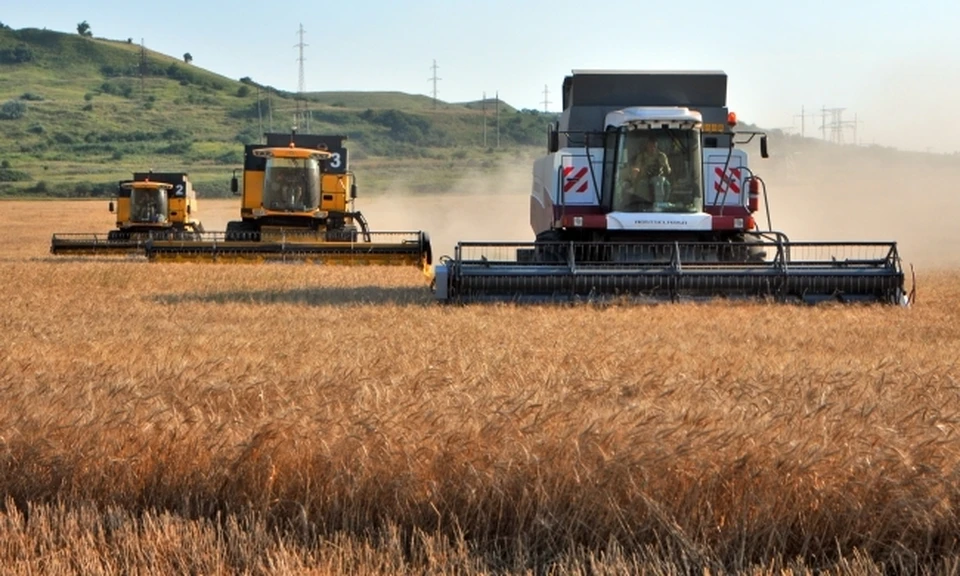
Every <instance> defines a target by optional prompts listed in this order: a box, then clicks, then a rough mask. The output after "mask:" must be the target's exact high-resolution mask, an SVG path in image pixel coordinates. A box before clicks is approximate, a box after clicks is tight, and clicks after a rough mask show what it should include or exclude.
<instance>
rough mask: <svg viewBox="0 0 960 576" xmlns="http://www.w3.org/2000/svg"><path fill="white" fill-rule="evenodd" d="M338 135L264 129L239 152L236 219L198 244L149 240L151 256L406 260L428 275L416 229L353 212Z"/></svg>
mask: <svg viewBox="0 0 960 576" xmlns="http://www.w3.org/2000/svg"><path fill="white" fill-rule="evenodd" d="M345 140H346V137H345V136H331V135H319V134H296V132H295V131H294V132H293V133H292V134H274V133H271V134H266V143H264V144H248V145H246V147H245V149H244V165H243V174H242V189H241V181H240V178H238V177H237V175H236V172H234V175H233V177H232V178H231V182H230V188H231V191H232V192H233V193H234V194H235V195H239V196H240V197H241V202H240V219H239V220H235V221H231V222H228V223H227V228H226V230H225V231H224V232H216V233H206V234H204V235H203V237H202V238H201V239H200V240H198V241H191V242H166V241H157V242H151V243H150V244H149V245H148V246H147V248H146V251H147V256H148V258H150V259H151V260H174V261H218V262H264V261H287V262H296V261H303V262H313V263H321V264H379V265H414V266H417V267H419V268H420V269H421V270H422V271H424V273H425V274H430V273H432V253H431V247H430V238H429V236H428V235H427V233H426V232H423V231H377V232H374V231H371V230H370V229H369V226H368V224H367V221H366V219H365V218H364V216H363V214H362V213H361V212H360V211H358V210H355V209H354V201H355V199H356V197H357V185H356V177H355V175H354V173H353V172H352V171H351V170H350V168H349V163H348V150H347V148H346V146H345V145H344V141H345Z"/></svg>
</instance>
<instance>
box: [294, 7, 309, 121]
mask: <svg viewBox="0 0 960 576" xmlns="http://www.w3.org/2000/svg"><path fill="white" fill-rule="evenodd" d="M297 33H298V34H299V36H300V42H298V43H297V44H294V45H293V47H294V48H299V49H300V55H299V57H298V58H297V63H298V65H299V72H300V77H299V79H298V82H297V113H296V116H295V117H294V123H295V124H298V125H299V124H300V122H302V121H303V119H304V109H305V108H306V106H305V105H304V104H303V93H304V91H305V89H306V80H305V77H304V73H303V62H304V60H305V58H304V57H303V48H304V47H305V46H309V44H304V42H303V34H304V32H303V24H302V23H301V24H300V30H299V31H298V32H297ZM301 106H302V107H303V108H304V109H301ZM306 131H307V132H309V131H310V126H309V123H308V126H307V129H306Z"/></svg>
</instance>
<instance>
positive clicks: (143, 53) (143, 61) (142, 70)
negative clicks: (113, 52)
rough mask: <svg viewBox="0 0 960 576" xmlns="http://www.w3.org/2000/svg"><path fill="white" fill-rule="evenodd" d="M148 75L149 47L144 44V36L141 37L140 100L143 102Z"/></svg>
mask: <svg viewBox="0 0 960 576" xmlns="http://www.w3.org/2000/svg"><path fill="white" fill-rule="evenodd" d="M146 75H147V48H146V46H144V44H143V38H141V39H140V101H141V102H143V92H144V86H145V83H146V80H144V77H145V76H146Z"/></svg>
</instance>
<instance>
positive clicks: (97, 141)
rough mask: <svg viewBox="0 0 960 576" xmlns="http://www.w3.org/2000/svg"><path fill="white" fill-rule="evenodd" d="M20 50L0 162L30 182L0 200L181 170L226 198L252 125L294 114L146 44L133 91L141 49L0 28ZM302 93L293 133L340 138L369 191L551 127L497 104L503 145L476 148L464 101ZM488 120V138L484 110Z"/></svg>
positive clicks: (438, 176) (0, 134)
mask: <svg viewBox="0 0 960 576" xmlns="http://www.w3.org/2000/svg"><path fill="white" fill-rule="evenodd" d="M18 46H22V47H25V48H26V50H28V51H29V54H30V59H29V61H26V62H21V63H9V62H7V63H0V103H5V102H10V101H14V102H21V103H23V104H25V105H26V107H27V108H26V113H25V114H24V115H23V117H22V118H17V119H5V120H0V127H2V131H0V159H3V160H6V162H7V163H8V164H9V168H10V169H12V170H16V171H20V172H23V173H25V174H26V175H28V176H29V177H30V179H29V180H27V181H24V182H18V183H14V184H11V183H5V184H4V183H0V194H4V193H6V194H8V195H9V194H11V193H22V192H23V190H24V189H25V188H31V189H34V190H35V191H36V189H37V188H38V182H39V181H43V185H41V186H40V188H41V190H40V191H42V188H43V187H46V188H47V189H48V190H50V191H53V192H73V191H74V189H75V188H76V185H77V183H81V182H90V183H91V184H93V185H94V188H95V187H96V186H95V185H96V184H97V183H103V182H111V181H115V180H117V179H119V178H122V177H126V176H127V175H128V174H129V173H130V172H132V171H134V170H141V169H144V168H154V169H156V170H174V169H176V170H179V169H184V170H187V171H189V172H190V173H191V174H192V175H193V177H194V180H195V181H198V182H204V181H207V182H210V183H214V182H215V183H216V186H209V185H208V186H205V187H204V189H205V190H208V191H219V192H223V191H225V188H226V183H227V181H228V178H229V174H230V171H231V170H232V169H233V168H234V167H236V166H237V165H238V164H239V162H240V160H241V151H242V143H243V142H252V141H256V140H257V139H258V135H259V132H260V126H261V122H262V127H263V129H264V130H269V129H271V127H272V128H273V129H274V130H275V131H286V130H287V129H288V127H289V126H290V125H291V124H292V123H293V115H294V112H295V111H296V109H297V102H296V100H295V99H294V98H293V97H292V96H293V95H291V94H286V93H282V92H278V91H276V90H273V89H271V88H269V87H264V88H263V90H262V91H261V92H260V97H261V100H260V102H259V109H258V89H257V86H256V85H255V84H252V83H250V82H249V81H248V82H247V83H244V82H241V81H239V80H234V79H230V78H226V77H223V76H220V75H218V74H215V73H212V72H209V71H206V70H203V69H201V68H199V67H196V66H194V65H192V64H185V63H184V62H183V61H182V60H180V59H178V58H172V57H169V56H166V55H163V54H159V53H156V52H153V51H151V50H149V49H147V50H146V61H147V68H148V70H149V75H148V76H147V78H146V79H145V81H144V82H143V85H142V86H141V82H140V78H139V75H138V63H139V58H140V46H139V45H136V44H133V43H127V42H125V41H112V40H104V39H97V38H86V37H81V36H79V35H77V34H64V33H59V32H53V31H47V30H36V29H22V30H0V50H5V49H6V50H14V49H16V47H18ZM253 72H255V71H253ZM254 75H255V74H254ZM141 88H142V92H141ZM34 98H39V99H34ZM307 98H308V99H309V103H308V106H309V108H310V110H311V113H312V120H311V121H310V122H309V124H305V125H304V126H303V127H302V128H301V131H307V130H309V131H310V132H314V133H329V132H333V133H341V134H346V135H347V136H348V137H349V146H350V148H351V150H352V152H353V160H354V166H353V167H354V168H355V169H356V170H358V171H362V170H366V169H370V170H371V171H372V172H371V173H370V174H364V176H365V181H366V182H367V183H368V184H369V185H372V189H375V188H376V186H377V184H378V183H383V182H386V181H387V180H388V179H389V178H390V176H391V174H390V170H391V169H393V168H394V167H396V166H398V164H399V166H400V167H402V168H404V169H405V170H409V169H410V168H411V167H410V166H409V165H410V161H411V160H413V159H416V160H418V161H419V160H426V161H427V162H425V164H424V168H423V172H424V173H427V172H430V177H429V178H425V182H426V184H427V185H428V187H433V188H442V187H443V186H444V185H445V184H446V183H449V182H450V181H453V180H454V179H456V178H457V176H458V175H459V174H461V173H462V172H464V171H465V170H468V169H484V168H489V167H492V165H493V163H494V162H493V160H495V159H496V157H497V156H503V155H510V154H515V153H516V151H517V150H518V149H526V150H531V149H533V146H532V145H533V144H536V147H537V148H539V143H540V141H541V140H542V135H543V128H544V126H545V124H546V122H547V121H548V120H547V118H546V117H543V116H541V115H540V114H538V113H531V112H527V113H519V112H517V111H516V110H514V109H513V108H512V107H510V106H509V105H506V104H502V107H501V142H502V145H503V148H504V150H499V151H496V150H484V149H482V147H481V146H480V144H481V138H480V134H481V126H482V124H481V123H482V121H483V113H482V112H481V111H480V110H478V109H472V108H473V106H471V105H458V104H449V103H440V104H439V105H438V106H437V107H436V108H434V106H433V102H432V100H431V99H430V98H428V97H425V96H417V95H408V94H403V93H399V92H374V93H358V92H325V93H311V94H308V95H307ZM488 121H489V123H490V124H489V125H490V133H491V134H492V133H493V117H492V114H491V113H489V112H488ZM491 142H492V139H491ZM415 171H418V170H415ZM64 184H67V185H68V186H67V187H64ZM81 188H83V187H82V186H81Z"/></svg>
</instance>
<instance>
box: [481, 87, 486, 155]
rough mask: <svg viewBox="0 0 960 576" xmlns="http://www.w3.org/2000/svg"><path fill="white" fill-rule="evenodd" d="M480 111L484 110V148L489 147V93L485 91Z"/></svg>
mask: <svg viewBox="0 0 960 576" xmlns="http://www.w3.org/2000/svg"><path fill="white" fill-rule="evenodd" d="M480 109H481V110H483V147H484V148H486V147H487V93H486V91H484V93H483V98H482V99H481V100H480Z"/></svg>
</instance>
